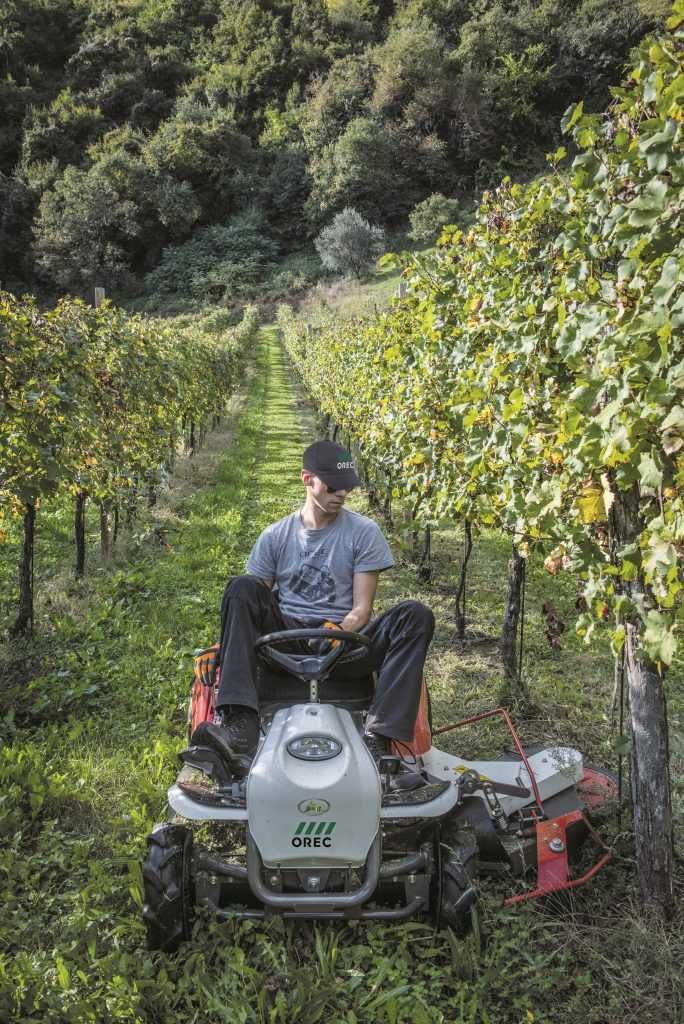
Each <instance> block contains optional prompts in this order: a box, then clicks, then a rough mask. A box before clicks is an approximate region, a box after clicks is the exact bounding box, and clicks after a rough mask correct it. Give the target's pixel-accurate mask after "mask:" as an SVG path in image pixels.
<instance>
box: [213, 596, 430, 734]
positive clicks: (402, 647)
mask: <svg viewBox="0 0 684 1024" xmlns="http://www.w3.org/2000/svg"><path fill="white" fill-rule="evenodd" d="M304 625H305V623H303V622H301V620H299V619H294V618H292V617H291V616H289V615H283V613H282V611H281V610H280V606H279V605H278V602H277V600H276V597H275V594H274V593H273V592H272V591H271V589H270V587H268V586H267V584H265V583H264V582H262V581H261V580H259V579H257V577H256V576H235V577H233V578H232V579H231V580H230V581H229V583H228V585H227V587H226V589H225V592H224V594H223V603H222V606H221V685H220V688H219V693H218V698H217V701H216V703H217V706H218V707H220V706H221V705H225V704H239V705H243V706H246V707H250V708H254V709H255V710H258V708H259V700H258V696H257V687H256V678H257V656H256V653H255V651H254V642H255V640H256V639H257V638H258V637H260V636H263V635H264V634H266V633H275V632H276V631H278V630H283V629H297V628H299V627H302V626H304ZM434 628H435V619H434V616H433V614H432V612H431V610H430V609H429V608H428V607H427V606H426V605H424V604H421V602H420V601H400V602H399V604H395V605H394V606H393V607H392V608H390V609H389V610H388V611H386V612H384V613H383V614H382V615H379V616H378V617H377V618H375V619H371V621H370V622H369V623H367V625H365V626H364V627H363V628H362V629H360V630H359V631H358V632H360V633H364V634H365V635H366V636H367V637H369V639H370V642H371V645H370V648H369V651H368V656H367V658H364V659H363V661H361V662H356V663H354V666H353V669H352V665H350V666H349V669H350V670H351V671H349V672H347V668H346V667H345V675H346V674H350V675H352V673H353V675H354V676H357V677H358V676H359V675H360V674H361V673H363V674H368V673H369V672H372V671H376V672H377V673H378V680H377V685H376V688H375V696H374V698H373V703H372V704H371V707H370V710H369V713H368V717H367V719H366V725H367V727H368V728H372V729H373V731H374V732H378V733H380V734H381V735H383V736H389V737H391V738H392V739H397V740H404V741H405V742H409V741H410V740H411V739H412V737H413V728H414V725H415V721H416V716H417V714H418V703H419V701H420V690H421V683H422V679H423V666H424V664H425V657H426V655H427V650H428V647H429V645H430V641H431V640H432V634H433V632H434ZM333 674H335V673H334V672H333Z"/></svg>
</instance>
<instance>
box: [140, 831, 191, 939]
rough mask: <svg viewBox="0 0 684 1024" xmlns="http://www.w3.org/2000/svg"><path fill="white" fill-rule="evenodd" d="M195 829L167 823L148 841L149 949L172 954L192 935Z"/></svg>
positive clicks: (145, 917) (145, 914)
mask: <svg viewBox="0 0 684 1024" xmlns="http://www.w3.org/2000/svg"><path fill="white" fill-rule="evenodd" d="M191 855H192V832H191V831H190V829H188V828H185V826H184V825H169V824H164V825H161V826H160V827H159V828H157V829H155V830H154V832H152V834H151V835H150V836H149V837H148V840H147V857H146V858H145V861H144V863H143V868H142V874H143V887H144V892H145V903H144V905H143V920H144V921H145V927H146V928H147V945H148V948H149V949H161V950H162V951H163V952H164V953H172V952H173V951H174V950H175V949H177V948H178V946H179V945H180V943H181V942H183V941H184V940H185V939H187V938H189V937H190V931H191V928H192V913H193V893H192V885H191V878H190V859H191Z"/></svg>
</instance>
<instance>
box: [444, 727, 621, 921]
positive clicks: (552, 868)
mask: <svg viewBox="0 0 684 1024" xmlns="http://www.w3.org/2000/svg"><path fill="white" fill-rule="evenodd" d="M495 715H499V716H500V717H501V718H503V720H504V722H505V724H506V728H507V729H508V731H509V733H510V735H511V739H512V740H513V744H514V746H515V748H516V750H517V752H518V754H519V755H520V758H521V760H522V762H523V763H524V765H525V768H526V769H527V773H528V775H529V778H530V781H531V784H532V790H533V792H534V796H535V802H536V804H537V806H536V808H535V818H536V820H535V821H534V825H533V828H534V833H533V834H535V835H536V840H537V885H536V887H535V888H534V889H532V890H531V891H530V892H525V893H518V894H517V895H515V896H509V897H508V898H507V899H505V900H504V906H505V907H510V906H514V905H515V904H517V903H524V902H526V901H527V900H534V899H539V897H541V896H549V895H550V894H551V893H553V892H562V891H563V890H565V889H575V888H577V886H580V885H584V883H585V882H588V881H589V880H590V879H592V878H593V877H594V875H596V874H597V873H598V872H599V871H600V870H601V868H603V867H605V865H606V864H607V863H608V861H609V860H610V859H611V857H612V856H613V854H612V850H610V849H609V847H607V846H606V844H605V843H604V842H603V840H602V839H601V837H600V836H599V834H598V832H597V831H596V829H595V828H594V827H593V825H592V824H591V822H590V821H589V820H588V818H587V817H586V815H585V814H584V813H583V811H581V810H572V811H569V812H567V813H566V814H561V815H559V816H558V817H554V818H547V817H546V813H545V810H544V804H543V802H542V799H541V795H540V792H539V787H538V785H537V780H536V778H535V776H534V772H533V770H532V767H531V765H530V762H529V760H528V758H527V756H526V754H525V751H524V749H523V746H522V743H521V742H520V738H519V736H518V734H517V732H516V730H515V727H514V725H513V723H512V721H511V719H510V716H509V714H508V712H507V711H506V710H505V709H504V708H495V709H494V710H493V711H484V712H482V713H481V714H477V715H472V716H471V717H470V718H464V719H462V720H461V721H460V722H453V723H452V724H451V725H444V726H442V727H441V728H440V729H436V730H435V735H436V736H437V735H439V734H440V733H443V732H450V731H451V730H452V729H458V728H461V727H462V726H465V725H470V724H472V723H473V722H480V721H482V720H483V719H485V718H492V717H493V716H495ZM576 791H577V796H578V798H579V800H580V801H581V803H582V804H583V805H584V807H585V808H586V809H587V810H588V811H590V812H591V811H596V810H598V809H599V808H601V807H603V806H605V805H606V804H607V803H610V802H612V801H615V800H616V799H617V797H618V787H617V783H616V781H615V780H614V779H613V778H611V776H610V774H609V773H606V772H603V771H600V770H599V769H596V768H589V767H587V768H585V769H584V771H583V775H582V779H581V780H580V782H579V783H578V784H577V786H576ZM575 830H576V831H578V832H580V833H582V834H584V833H587V832H588V833H589V835H590V836H591V838H592V839H593V840H594V842H595V844H596V845H597V847H599V848H600V849H601V850H603V851H604V852H603V855H602V856H601V857H599V859H598V860H597V862H596V863H595V864H594V865H593V867H591V868H589V870H588V871H586V872H585V873H584V874H583V875H581V876H580V877H578V878H572V877H571V873H570V865H569V862H568V831H569V832H570V833H571V837H572V833H573V832H575ZM526 834H527V835H529V834H530V833H529V831H527V832H526ZM572 845H573V843H572V841H571V842H570V846H571V847H572Z"/></svg>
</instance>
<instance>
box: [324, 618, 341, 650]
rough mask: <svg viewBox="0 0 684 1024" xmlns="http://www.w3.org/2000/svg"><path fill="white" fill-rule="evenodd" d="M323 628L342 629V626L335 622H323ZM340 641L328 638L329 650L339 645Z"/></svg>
mask: <svg viewBox="0 0 684 1024" xmlns="http://www.w3.org/2000/svg"><path fill="white" fill-rule="evenodd" d="M323 629H342V627H341V626H339V625H338V624H337V623H336V622H324V623H323ZM341 642H342V641H341V640H330V641H329V643H330V650H332V649H333V647H339V646H340V643H341Z"/></svg>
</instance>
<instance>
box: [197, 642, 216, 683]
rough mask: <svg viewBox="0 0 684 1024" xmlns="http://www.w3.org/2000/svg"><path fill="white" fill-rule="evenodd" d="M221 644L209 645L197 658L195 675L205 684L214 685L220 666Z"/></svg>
mask: <svg viewBox="0 0 684 1024" xmlns="http://www.w3.org/2000/svg"><path fill="white" fill-rule="evenodd" d="M219 648H220V645H219V644H214V646H213V647H207V648H206V649H205V650H204V651H200V653H199V654H198V655H197V657H196V658H195V676H197V677H198V678H199V680H200V682H201V683H202V685H203V686H213V685H214V683H215V681H216V670H217V668H218V666H219Z"/></svg>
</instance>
